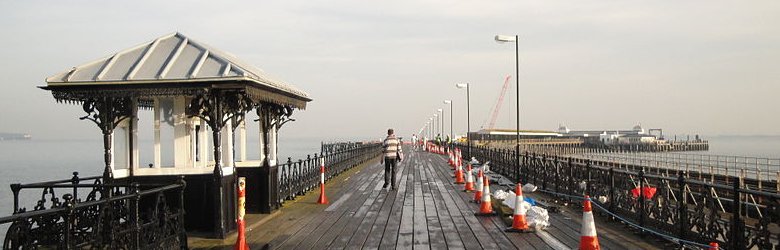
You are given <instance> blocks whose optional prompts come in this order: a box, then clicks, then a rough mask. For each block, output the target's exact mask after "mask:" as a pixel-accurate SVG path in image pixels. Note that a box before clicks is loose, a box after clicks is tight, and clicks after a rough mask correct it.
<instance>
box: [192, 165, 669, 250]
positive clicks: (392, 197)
mask: <svg viewBox="0 0 780 250" xmlns="http://www.w3.org/2000/svg"><path fill="white" fill-rule="evenodd" d="M407 152H408V151H407ZM399 167H400V169H399V173H398V177H399V178H398V182H399V183H398V184H399V185H398V187H397V188H398V189H397V190H395V191H392V190H390V188H389V187H388V188H387V189H382V184H383V183H384V179H383V170H384V167H383V166H380V165H379V164H378V162H371V163H369V164H366V165H365V166H360V167H357V168H355V169H353V170H350V171H348V172H346V173H344V174H342V175H340V176H338V177H336V178H335V179H333V180H332V181H330V182H329V184H328V185H327V186H326V188H327V191H326V194H327V195H328V198H329V200H330V204H328V205H319V204H316V200H317V197H318V196H319V191H318V190H317V191H313V192H311V193H309V194H307V195H306V196H302V197H298V199H297V200H296V201H294V202H287V203H285V206H284V207H283V208H282V209H281V211H280V212H278V213H276V214H273V215H271V216H268V215H264V216H259V217H252V218H250V219H249V221H248V223H247V224H248V225H250V227H251V228H249V229H248V232H247V241H248V242H249V244H250V247H251V248H253V249H261V248H264V247H267V248H269V249H325V248H328V249H344V248H348V249H361V248H362V249H377V248H379V249H390V248H399V249H411V248H414V249H445V248H449V249H516V248H521V249H576V248H577V247H578V246H579V245H578V244H579V237H580V236H579V230H580V227H581V225H580V220H581V217H582V214H581V212H576V211H572V210H570V209H563V212H562V213H550V224H551V226H550V227H549V228H548V229H547V230H545V231H539V232H536V233H525V234H520V233H508V232H504V229H505V228H507V227H508V226H509V225H507V224H506V223H505V221H504V220H503V219H502V218H501V217H499V216H492V217H478V216H474V213H475V212H476V211H478V209H479V207H478V205H477V204H475V203H471V202H469V201H470V200H471V199H472V198H473V194H472V193H465V192H463V191H462V189H463V185H458V184H453V178H452V177H453V174H452V171H451V170H450V167H449V166H448V165H447V164H446V161H445V158H444V157H443V156H440V155H434V154H429V153H425V152H411V153H408V154H407V159H406V161H404V162H403V163H402V164H400V166H399ZM499 188H506V187H499V186H496V185H493V186H491V190H494V191H495V190H497V189H499ZM529 196H531V197H535V196H536V195H535V194H530V195H529ZM535 198H541V197H535ZM255 218H263V221H262V222H258V223H254V222H253V221H252V220H253V219H255ZM596 226H597V231H598V234H599V241H600V242H601V247H602V248H604V249H653V248H657V247H660V246H662V245H661V244H655V245H653V244H651V243H648V242H645V241H643V240H642V239H640V238H638V237H637V236H635V235H633V234H631V233H628V232H627V230H625V229H624V228H623V227H621V226H620V225H619V224H616V223H606V222H601V221H600V220H598V219H597V225H596ZM234 242H235V236H233V237H232V238H228V239H226V240H204V239H191V240H190V247H192V248H213V249H223V248H229V247H232V244H233V243H234Z"/></svg>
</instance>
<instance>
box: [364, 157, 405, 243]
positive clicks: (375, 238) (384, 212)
mask: <svg viewBox="0 0 780 250" xmlns="http://www.w3.org/2000/svg"><path fill="white" fill-rule="evenodd" d="M408 157H409V159H410V160H411V159H413V158H412V157H413V154H410V155H409V156H408ZM407 169H410V168H409V167H408V163H402V167H401V168H400V171H398V172H399V173H398V174H400V175H401V176H402V177H403V176H404V175H403V174H404V172H405V171H408V170H407ZM405 191H406V178H399V179H398V191H397V192H395V193H388V194H387V196H388V197H387V198H386V200H385V203H384V204H383V205H382V207H381V209H380V211H379V214H378V215H377V218H376V220H374V224H373V225H372V226H371V231H370V232H369V234H368V237H367V239H366V241H365V243H364V244H363V249H378V248H379V245H380V243H381V242H382V237H383V236H384V232H385V228H386V227H387V225H388V220H389V219H390V213H391V212H392V209H393V208H394V207H395V204H396V203H399V201H401V200H402V199H403V195H404V192H405ZM391 237H393V238H395V235H392V236H391Z"/></svg>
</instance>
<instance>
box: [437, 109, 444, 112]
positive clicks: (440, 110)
mask: <svg viewBox="0 0 780 250" xmlns="http://www.w3.org/2000/svg"><path fill="white" fill-rule="evenodd" d="M436 111H439V112H440V113H441V112H442V111H444V110H442V109H437V110H436Z"/></svg>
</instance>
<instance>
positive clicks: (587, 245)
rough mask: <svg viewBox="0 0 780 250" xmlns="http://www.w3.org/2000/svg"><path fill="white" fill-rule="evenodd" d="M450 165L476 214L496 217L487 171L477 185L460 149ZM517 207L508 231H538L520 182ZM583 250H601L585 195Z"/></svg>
mask: <svg viewBox="0 0 780 250" xmlns="http://www.w3.org/2000/svg"><path fill="white" fill-rule="evenodd" d="M431 151H432V152H434V153H438V154H444V153H445V151H443V150H442V149H441V148H440V147H438V146H435V145H433V147H432V150H431ZM447 155H448V159H447V163H448V165H450V167H451V168H452V169H453V170H454V171H455V184H464V183H465V186H464V188H463V191H464V192H474V202H475V203H479V204H480V206H479V211H478V212H477V213H475V214H474V215H478V216H492V215H496V212H494V211H493V204H492V199H491V193H490V178H489V177H488V176H486V175H485V174H484V172H483V169H482V168H480V169H479V171H477V178H476V179H477V183H476V185H475V184H474V178H473V169H472V166H471V164H470V163H468V164H466V174H465V175H464V173H463V163H462V159H463V157H462V155H461V152H460V150H459V149H454V150H450V151H449V152H447ZM515 195H516V197H515V208H514V212H513V213H512V226H511V227H510V228H508V229H507V232H521V233H526V232H533V231H534V230H533V229H532V228H531V227H530V226H529V224H528V221H527V220H526V212H527V207H525V206H523V200H524V196H523V190H522V185H521V184H520V183H517V185H516V186H515ZM709 246H710V247H709V249H710V250H715V249H719V247H718V243H717V242H713V243H710V245H709ZM579 249H586V250H597V249H601V246H600V245H599V240H598V236H597V234H596V223H595V220H594V219H593V208H592V205H591V200H590V197H589V196H585V200H584V201H583V209H582V229H581V231H580V247H579Z"/></svg>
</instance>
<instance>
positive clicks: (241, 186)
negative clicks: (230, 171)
mask: <svg viewBox="0 0 780 250" xmlns="http://www.w3.org/2000/svg"><path fill="white" fill-rule="evenodd" d="M245 206H246V177H239V178H238V221H237V222H236V224H238V225H237V227H238V237H236V245H235V246H234V249H235V250H249V246H248V245H247V244H246V222H245V221H244V214H246V209H245Z"/></svg>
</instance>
